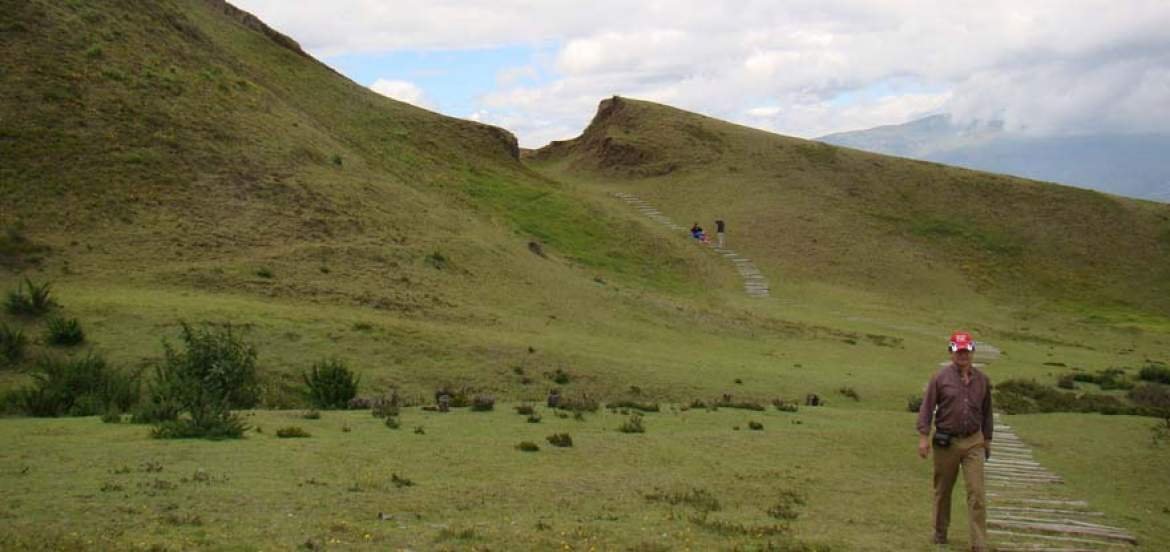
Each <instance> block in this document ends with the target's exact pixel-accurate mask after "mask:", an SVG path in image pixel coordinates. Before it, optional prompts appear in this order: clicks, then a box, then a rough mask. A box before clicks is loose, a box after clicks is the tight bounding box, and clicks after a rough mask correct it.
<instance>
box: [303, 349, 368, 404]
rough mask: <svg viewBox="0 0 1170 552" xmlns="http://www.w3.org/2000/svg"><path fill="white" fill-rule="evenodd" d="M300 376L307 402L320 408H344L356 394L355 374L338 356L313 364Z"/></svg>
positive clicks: (357, 380)
mask: <svg viewBox="0 0 1170 552" xmlns="http://www.w3.org/2000/svg"><path fill="white" fill-rule="evenodd" d="M302 378H303V379H304V381H305V387H306V389H307V391H308V397H309V402H310V403H311V404H312V405H313V406H315V407H317V408H321V409H326V410H335V409H345V408H347V407H348V406H349V401H351V400H352V399H353V398H354V397H356V396H357V392H358V383H359V381H360V379H361V378H359V377H358V376H357V374H355V373H354V372H353V371H352V370H350V369H349V366H347V365H346V364H345V362H344V361H342V360H341V359H338V358H333V359H328V360H322V361H319V362H317V363H315V364H313V368H312V370H310V371H308V372H306V373H304V374H303V375H302Z"/></svg>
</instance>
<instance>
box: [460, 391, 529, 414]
mask: <svg viewBox="0 0 1170 552" xmlns="http://www.w3.org/2000/svg"><path fill="white" fill-rule="evenodd" d="M495 408H496V398H495V397H493V396H491V395H476V396H475V398H473V399H472V400H471V409H472V410H473V411H475V412H487V411H489V410H494V409H495ZM538 419H539V417H538Z"/></svg>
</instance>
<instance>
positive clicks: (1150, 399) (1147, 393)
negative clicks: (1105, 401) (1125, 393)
mask: <svg viewBox="0 0 1170 552" xmlns="http://www.w3.org/2000/svg"><path fill="white" fill-rule="evenodd" d="M1129 399H1130V400H1132V401H1133V402H1134V404H1136V405H1138V406H1141V407H1144V408H1146V409H1148V410H1149V411H1150V412H1149V413H1151V414H1153V415H1155V416H1170V387H1167V386H1165V385H1159V384H1156V383H1143V384H1141V385H1139V386H1137V387H1135V388H1133V389H1132V390H1131V391H1130V392H1129Z"/></svg>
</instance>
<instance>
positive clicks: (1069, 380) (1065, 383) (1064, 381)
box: [1056, 374, 1077, 389]
mask: <svg viewBox="0 0 1170 552" xmlns="http://www.w3.org/2000/svg"><path fill="white" fill-rule="evenodd" d="M1056 386H1057V387H1059V388H1061V389H1076V388H1077V382H1076V375H1075V374H1061V375H1060V377H1059V378H1056Z"/></svg>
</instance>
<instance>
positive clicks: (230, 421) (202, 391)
mask: <svg viewBox="0 0 1170 552" xmlns="http://www.w3.org/2000/svg"><path fill="white" fill-rule="evenodd" d="M180 339H181V341H182V349H177V348H175V347H173V346H171V344H170V343H167V342H164V343H163V348H164V353H165V355H164V359H163V362H162V364H160V365H159V366H158V370H157V372H156V380H155V385H154V388H153V389H152V395H153V396H152V400H155V401H157V402H158V403H159V404H163V405H174V407H176V409H177V410H178V411H179V413H180V415H179V417H178V418H177V419H175V420H170V421H160V422H158V423H157V427H156V430H155V436H156V437H164V438H174V437H209V438H223V437H241V436H242V435H243V433H244V431H245V430H246V429H247V425H246V424H244V423H243V421H242V420H241V419H240V418H239V416H238V415H237V414H236V413H234V412H233V409H239V408H250V407H252V406H255V404H256V402H257V400H258V397H259V380H258V377H257V371H256V349H255V348H254V347H252V345H250V344H248V343H246V342H245V341H244V340H243V339H242V338H241V337H240V336H239V335H238V334H237V332H236V331H234V329H233V328H232V326H231V325H225V326H220V327H216V326H212V325H205V326H201V327H191V326H190V325H188V324H186V323H183V324H182V326H181V331H180Z"/></svg>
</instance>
